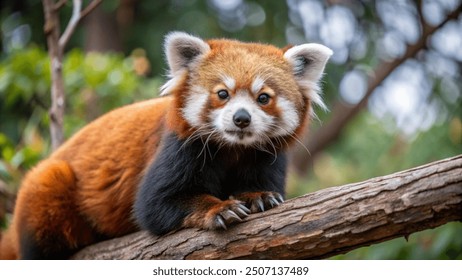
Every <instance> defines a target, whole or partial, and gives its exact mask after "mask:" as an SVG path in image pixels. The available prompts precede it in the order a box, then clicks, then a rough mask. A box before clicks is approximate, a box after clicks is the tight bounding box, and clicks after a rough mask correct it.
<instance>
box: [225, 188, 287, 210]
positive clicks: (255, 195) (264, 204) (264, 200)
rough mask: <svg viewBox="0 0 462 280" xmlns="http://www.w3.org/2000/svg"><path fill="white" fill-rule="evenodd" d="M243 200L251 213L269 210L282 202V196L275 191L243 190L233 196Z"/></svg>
mask: <svg viewBox="0 0 462 280" xmlns="http://www.w3.org/2000/svg"><path fill="white" fill-rule="evenodd" d="M231 198H235V199H238V200H241V201H244V202H245V206H246V207H248V208H249V209H250V212H251V213H258V212H263V211H266V210H269V209H271V208H274V207H276V206H278V205H279V204H281V203H283V202H284V198H283V197H282V195H281V194H280V193H277V192H245V193H241V194H239V195H236V196H234V197H231Z"/></svg>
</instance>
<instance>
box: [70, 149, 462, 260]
mask: <svg viewBox="0 0 462 280" xmlns="http://www.w3.org/2000/svg"><path fill="white" fill-rule="evenodd" d="M450 221H462V155H459V156H456V157H453V158H448V159H444V160H441V161H437V162H433V163H430V164H428V165H424V166H420V167H417V168H414V169H410V170H407V171H402V172H398V173H394V174H391V175H388V176H383V177H377V178H373V179H370V180H367V181H365V182H361V183H355V184H349V185H344V186H339V187H331V188H327V189H323V190H320V191H317V192H314V193H311V194H307V195H304V196H301V197H297V198H295V199H291V200H288V201H286V202H285V203H283V204H282V205H280V206H278V207H276V208H274V209H272V210H270V211H267V212H263V213H259V214H253V215H250V216H249V217H248V218H247V219H246V220H245V221H244V222H243V223H241V224H238V225H235V226H233V227H231V228H230V229H228V230H227V231H203V230H198V229H183V230H180V231H177V232H173V233H170V234H167V235H165V236H162V237H157V236H152V235H150V234H148V233H147V232H137V233H133V234H131V235H128V236H124V237H121V238H116V239H112V240H108V241H104V242H101V243H99V244H95V245H93V246H90V247H87V248H85V249H83V250H81V251H80V252H78V253H77V254H75V255H74V256H73V258H74V259H320V258H326V257H329V256H333V255H337V254H341V253H346V252H348V251H351V250H353V249H355V248H358V247H363V246H367V245H371V244H374V243H379V242H382V241H385V240H389V239H393V238H397V237H401V236H405V237H407V236H409V235H410V234H412V233H414V232H417V231H421V230H424V229H430V228H434V227H437V226H440V225H443V224H445V223H448V222H450Z"/></svg>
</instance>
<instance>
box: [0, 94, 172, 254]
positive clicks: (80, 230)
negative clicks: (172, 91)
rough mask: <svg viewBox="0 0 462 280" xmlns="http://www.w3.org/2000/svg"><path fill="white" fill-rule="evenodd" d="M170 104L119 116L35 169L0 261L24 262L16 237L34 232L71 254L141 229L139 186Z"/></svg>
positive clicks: (97, 124)
mask: <svg viewBox="0 0 462 280" xmlns="http://www.w3.org/2000/svg"><path fill="white" fill-rule="evenodd" d="M171 103H172V98H171V97H164V98H159V99H154V100H149V101H144V102H141V103H136V104H133V105H129V106H126V107H122V108H119V109H117V110H114V111H112V112H110V113H108V114H106V115H104V116H103V117H101V118H99V119H97V120H96V121H94V122H92V123H90V124H89V125H87V126H86V127H85V128H83V129H82V130H81V131H80V132H78V133H77V134H76V135H75V136H74V137H72V138H71V139H70V140H69V141H68V142H66V143H65V144H64V145H63V146H62V147H60V148H59V149H58V150H57V151H56V152H55V153H53V154H52V155H51V156H50V158H49V159H47V160H44V161H43V162H41V163H40V164H39V165H38V166H37V167H35V168H34V169H32V170H31V171H30V172H29V173H28V174H27V175H26V177H25V179H24V181H23V183H22V185H21V188H20V191H19V194H18V198H17V201H16V207H15V213H14V217H13V222H12V224H11V225H10V226H9V229H8V231H7V232H6V233H5V235H4V236H3V239H2V242H1V243H0V246H1V247H0V259H15V258H18V257H20V256H19V248H18V246H19V240H18V239H19V237H18V235H19V232H27V231H30V230H32V229H33V230H34V231H36V235H37V236H38V237H39V238H40V239H41V240H44V241H45V242H50V245H55V244H56V238H57V237H56V236H64V238H65V242H66V243H67V244H64V245H66V246H69V248H74V249H76V248H79V247H82V246H85V245H88V244H91V243H94V242H95V241H96V240H97V236H98V235H103V236H107V237H114V236H120V235H124V234H127V233H129V232H133V231H134V230H135V229H137V226H136V225H135V223H134V220H133V217H132V213H131V212H132V205H133V201H134V197H135V191H136V186H137V185H138V183H139V181H140V179H141V176H142V174H143V171H144V168H145V167H146V165H147V164H148V163H149V162H150V161H151V160H152V159H153V156H154V153H155V152H156V146H157V144H158V143H159V140H160V137H161V135H162V131H163V130H164V127H163V118H164V116H165V114H166V113H167V110H168V108H169V107H170V106H171ZM76 155H79V156H76ZM76 178H78V179H77V180H76ZM114 183H115V184H114ZM52 233H56V236H53V234H52ZM42 235H43V236H42ZM44 245H46V244H44Z"/></svg>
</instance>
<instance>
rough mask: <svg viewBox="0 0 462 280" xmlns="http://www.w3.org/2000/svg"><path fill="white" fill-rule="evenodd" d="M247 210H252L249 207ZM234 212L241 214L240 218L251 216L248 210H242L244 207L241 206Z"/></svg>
mask: <svg viewBox="0 0 462 280" xmlns="http://www.w3.org/2000/svg"><path fill="white" fill-rule="evenodd" d="M247 211H249V212H250V210H249V209H247ZM234 212H235V213H236V214H237V215H238V216H239V218H246V217H248V216H249V214H248V213H247V212H245V211H244V210H242V208H240V207H238V208H236V209H234Z"/></svg>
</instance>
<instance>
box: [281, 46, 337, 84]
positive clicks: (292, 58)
mask: <svg viewBox="0 0 462 280" xmlns="http://www.w3.org/2000/svg"><path fill="white" fill-rule="evenodd" d="M332 54H333V52H332V50H331V49H329V48H328V47H326V46H324V45H320V44H303V45H299V46H294V47H291V48H289V49H287V50H286V51H285V53H284V57H285V58H286V59H287V60H288V61H289V63H290V64H291V65H292V67H293V74H294V76H295V78H296V79H297V80H299V81H306V82H312V83H317V82H318V80H319V79H320V78H321V76H322V73H323V71H324V67H325V66H326V63H327V60H328V59H329V57H330V56H331V55H332Z"/></svg>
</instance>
